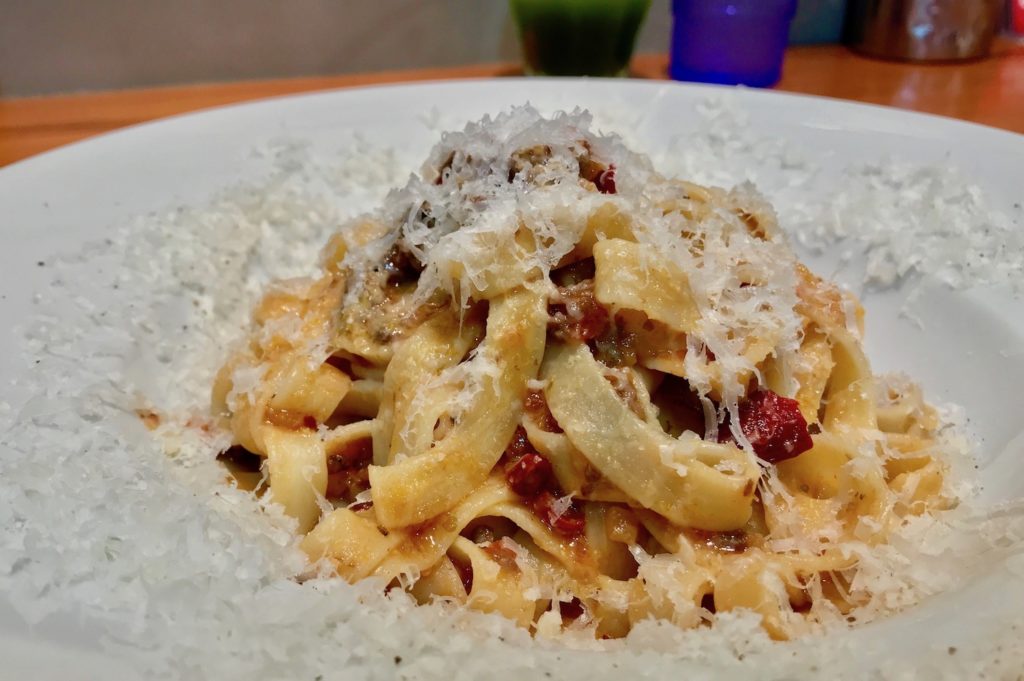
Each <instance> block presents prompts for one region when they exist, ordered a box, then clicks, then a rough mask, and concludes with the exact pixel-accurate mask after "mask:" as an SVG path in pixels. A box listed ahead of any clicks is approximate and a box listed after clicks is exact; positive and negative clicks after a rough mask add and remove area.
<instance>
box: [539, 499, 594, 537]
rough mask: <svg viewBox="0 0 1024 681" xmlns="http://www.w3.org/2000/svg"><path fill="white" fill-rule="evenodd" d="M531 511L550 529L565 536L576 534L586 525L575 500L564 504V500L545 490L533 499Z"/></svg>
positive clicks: (581, 511)
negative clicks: (566, 504)
mask: <svg viewBox="0 0 1024 681" xmlns="http://www.w3.org/2000/svg"><path fill="white" fill-rule="evenodd" d="M533 512H534V513H536V514H537V515H538V516H540V519H541V520H543V521H544V522H545V523H546V524H547V525H548V526H549V527H550V528H551V529H553V530H554V531H555V532H558V533H559V534H561V535H563V536H566V537H573V536H576V535H578V534H580V533H581V532H583V529H584V528H585V527H586V518H585V517H584V515H583V510H582V509H581V508H580V507H579V505H578V504H577V503H576V502H575V501H571V502H570V503H569V505H568V506H564V501H562V500H559V499H557V498H556V497H555V495H554V494H552V493H551V492H549V491H547V490H545V491H543V492H541V493H540V494H538V495H537V498H535V499H534V500H533Z"/></svg>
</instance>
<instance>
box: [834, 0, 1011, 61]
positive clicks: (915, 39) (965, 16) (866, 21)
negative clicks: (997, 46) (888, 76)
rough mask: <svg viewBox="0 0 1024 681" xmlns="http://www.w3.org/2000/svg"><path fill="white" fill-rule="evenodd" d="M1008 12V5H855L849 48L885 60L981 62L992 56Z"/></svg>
mask: <svg viewBox="0 0 1024 681" xmlns="http://www.w3.org/2000/svg"><path fill="white" fill-rule="evenodd" d="M1003 6H1004V2H1003V0H850V6H849V13H848V15H847V26H846V42H847V43H848V44H849V45H850V47H852V48H853V49H855V50H857V51H858V52H862V53H864V54H867V55H870V56H872V57H881V58H883V59H905V60H912V61H959V60H964V59H976V58H978V57H984V56H986V55H987V54H988V52H989V49H990V48H991V46H992V39H993V37H994V36H995V34H996V30H997V28H998V26H999V20H1000V17H1001V15H1002V10H1003Z"/></svg>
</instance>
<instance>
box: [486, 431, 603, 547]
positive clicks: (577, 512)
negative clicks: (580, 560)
mask: <svg viewBox="0 0 1024 681" xmlns="http://www.w3.org/2000/svg"><path fill="white" fill-rule="evenodd" d="M502 459H503V461H504V469H505V480H506V481H507V482H508V486H509V488H510V489H511V490H512V491H513V492H515V493H516V494H518V495H519V496H521V497H522V498H523V501H524V502H525V503H526V504H527V505H528V506H529V507H530V508H532V509H533V512H534V513H536V514H537V516H538V517H539V518H540V519H541V520H543V521H544V523H546V524H547V525H548V526H549V527H550V528H551V529H553V530H554V531H555V532H557V533H558V534H560V535H562V536H563V537H567V538H573V537H576V536H578V535H580V534H581V533H582V532H583V530H584V528H585V526H586V525H585V519H584V517H583V510H582V509H581V508H580V507H579V505H578V504H577V503H576V502H575V501H572V502H570V503H569V504H568V505H567V506H566V507H565V508H564V509H562V508H560V507H559V506H560V504H562V503H564V502H560V501H559V500H560V499H562V498H564V496H565V495H564V492H563V491H562V490H561V489H559V487H558V481H557V480H556V479H555V474H554V470H553V469H552V468H551V463H550V462H549V461H548V460H547V459H545V458H544V457H543V456H541V455H540V454H539V453H538V452H537V451H536V450H535V449H534V448H533V445H531V444H530V441H529V439H528V438H527V436H526V431H525V430H524V429H523V428H522V427H521V426H520V427H519V428H517V429H516V432H515V434H514V435H513V436H512V441H511V442H510V443H509V446H508V448H507V449H506V450H505V453H504V454H503V455H502Z"/></svg>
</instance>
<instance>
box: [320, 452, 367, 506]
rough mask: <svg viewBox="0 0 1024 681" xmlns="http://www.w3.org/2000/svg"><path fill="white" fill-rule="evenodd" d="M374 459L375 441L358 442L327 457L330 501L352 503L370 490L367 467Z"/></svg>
mask: <svg viewBox="0 0 1024 681" xmlns="http://www.w3.org/2000/svg"><path fill="white" fill-rule="evenodd" d="M372 458H373V441H372V440H369V439H365V440H357V441H355V442H352V443H349V444H348V446H346V447H345V448H344V449H342V450H340V451H337V452H334V453H333V454H331V455H329V456H328V457H327V493H326V494H325V496H326V497H327V499H328V500H330V501H343V502H352V501H354V500H355V498H356V495H357V494H359V493H360V492H364V491H366V490H368V489H370V476H369V473H368V472H367V466H369V465H370V460H371V459H372Z"/></svg>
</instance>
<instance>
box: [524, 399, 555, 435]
mask: <svg viewBox="0 0 1024 681" xmlns="http://www.w3.org/2000/svg"><path fill="white" fill-rule="evenodd" d="M523 410H524V411H525V412H526V414H527V415H528V416H529V417H530V418H531V419H532V420H533V422H534V423H536V424H537V425H538V426H540V429H541V430H543V431H545V432H548V433H561V432H562V427H561V426H560V425H558V421H556V420H555V417H554V415H553V414H552V413H551V410H550V409H548V402H547V400H546V399H544V393H542V392H541V391H539V390H528V391H527V392H526V397H525V399H524V400H523ZM517 432H518V431H517Z"/></svg>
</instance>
